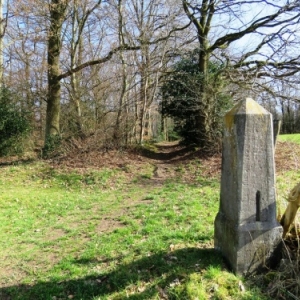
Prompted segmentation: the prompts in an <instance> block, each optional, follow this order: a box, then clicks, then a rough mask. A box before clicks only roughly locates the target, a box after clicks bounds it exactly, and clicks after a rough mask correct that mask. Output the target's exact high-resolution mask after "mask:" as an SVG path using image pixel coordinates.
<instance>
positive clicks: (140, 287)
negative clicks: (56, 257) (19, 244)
mask: <svg viewBox="0 0 300 300" xmlns="http://www.w3.org/2000/svg"><path fill="white" fill-rule="evenodd" d="M100 263H101V261H98V266H101V265H100ZM72 264H75V265H77V266H80V265H85V266H90V267H91V268H93V267H95V266H96V265H97V262H96V261H95V259H91V260H89V259H79V260H73V261H72ZM221 264H222V259H221V257H220V256H219V255H218V254H217V253H216V252H215V251H214V250H213V249H199V248H185V249H180V250H175V251H172V252H159V253H156V254H153V255H150V256H148V257H143V258H141V259H138V260H136V261H133V262H131V263H129V264H121V265H118V266H117V267H116V269H115V270H114V271H112V272H108V273H105V272H104V273H100V274H99V275H94V276H86V277H83V278H78V279H71V280H53V281H49V282H38V283H34V284H28V285H26V284H21V285H15V286H10V287H4V288H2V289H0V299H1V300H16V299H22V300H29V299H35V300H39V299H40V300H53V299H75V300H79V299H82V300H83V299H84V300H89V299H107V298H108V297H109V295H111V296H110V297H109V299H125V298H126V299H131V300H133V299H150V298H152V297H154V295H155V294H156V293H164V291H166V290H167V288H168V287H170V285H172V283H174V282H175V283H176V282H178V281H179V282H183V281H185V279H188V276H189V274H191V273H194V272H199V271H200V270H201V269H202V270H203V269H206V268H208V267H209V266H220V265H221ZM113 293H118V295H116V294H115V295H112V294H113ZM177 296H178V295H177ZM169 299H175V298H172V295H169ZM176 299H178V298H177V297H176Z"/></svg>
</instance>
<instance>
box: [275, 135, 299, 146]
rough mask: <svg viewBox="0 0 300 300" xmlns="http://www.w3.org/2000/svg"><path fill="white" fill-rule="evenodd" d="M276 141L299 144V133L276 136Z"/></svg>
mask: <svg viewBox="0 0 300 300" xmlns="http://www.w3.org/2000/svg"><path fill="white" fill-rule="evenodd" d="M278 141H280V142H293V143H297V144H300V133H295V134H280V135H279V136H278Z"/></svg>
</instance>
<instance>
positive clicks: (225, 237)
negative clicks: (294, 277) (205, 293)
mask: <svg viewBox="0 0 300 300" xmlns="http://www.w3.org/2000/svg"><path fill="white" fill-rule="evenodd" d="M277 225H278V226H277ZM281 235H282V227H281V226H279V224H277V223H276V224H274V223H270V222H254V223H246V224H240V225H236V224H233V222H231V221H230V220H228V219H227V218H226V217H225V215H224V214H222V213H221V212H219V213H218V215H217V217H216V219H215V249H216V250H218V251H220V252H221V254H222V255H223V256H224V257H225V258H226V260H227V263H228V264H229V267H230V269H231V270H232V271H233V272H234V273H235V274H240V275H244V276H246V275H251V274H253V273H257V272H259V271H260V270H261V269H263V268H265V267H269V266H270V264H272V265H274V264H275V265H276V263H277V260H278V263H279V261H280V259H281V257H280V255H278V257H276V256H277V254H278V253H280V250H279V249H278V248H279V247H280V245H281ZM278 250H279V251H278Z"/></svg>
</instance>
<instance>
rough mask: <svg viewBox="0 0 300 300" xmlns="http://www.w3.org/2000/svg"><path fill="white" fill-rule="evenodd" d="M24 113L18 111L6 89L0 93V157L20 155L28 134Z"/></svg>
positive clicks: (28, 124) (28, 126)
mask: <svg viewBox="0 0 300 300" xmlns="http://www.w3.org/2000/svg"><path fill="white" fill-rule="evenodd" d="M26 115H27V114H26V112H24V111H22V110H21V109H20V106H19V105H18V103H16V102H15V101H14V99H13V95H12V93H10V91H9V90H7V89H2V90H1V91H0V155H1V156H5V155H13V154H21V153H22V152H23V150H24V147H23V141H24V138H25V137H26V136H27V135H28V134H29V132H30V122H29V121H28V119H27V118H26Z"/></svg>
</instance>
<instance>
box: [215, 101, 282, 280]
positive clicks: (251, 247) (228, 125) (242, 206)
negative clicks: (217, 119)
mask: <svg viewBox="0 0 300 300" xmlns="http://www.w3.org/2000/svg"><path fill="white" fill-rule="evenodd" d="M281 232H282V228H281V226H279V224H278V223H277V220H276V194H275V164H274V143H273V122H272V115H271V114H270V113H269V112H268V111H266V110H265V109H264V108H263V107H262V106H260V105H259V104H257V103H256V102H255V101H254V100H252V99H250V98H247V99H245V100H242V101H240V102H239V103H238V104H237V105H236V106H235V107H234V108H233V109H232V110H231V111H229V112H228V113H227V114H226V116H225V129H224V136H223V153H222V178H221V196H220V208H219V212H218V215H217V217H216V219H215V248H216V249H218V250H220V251H221V252H222V254H223V255H224V257H225V258H226V259H227V261H228V263H229V265H230V267H231V268H232V270H233V271H234V272H235V273H240V274H246V273H251V272H254V271H255V270H256V269H257V268H259V267H260V266H262V265H263V264H264V263H265V261H266V260H267V259H268V258H269V257H270V256H271V254H272V252H273V249H274V247H276V246H277V244H278V243H279V241H280V236H281Z"/></svg>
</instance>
